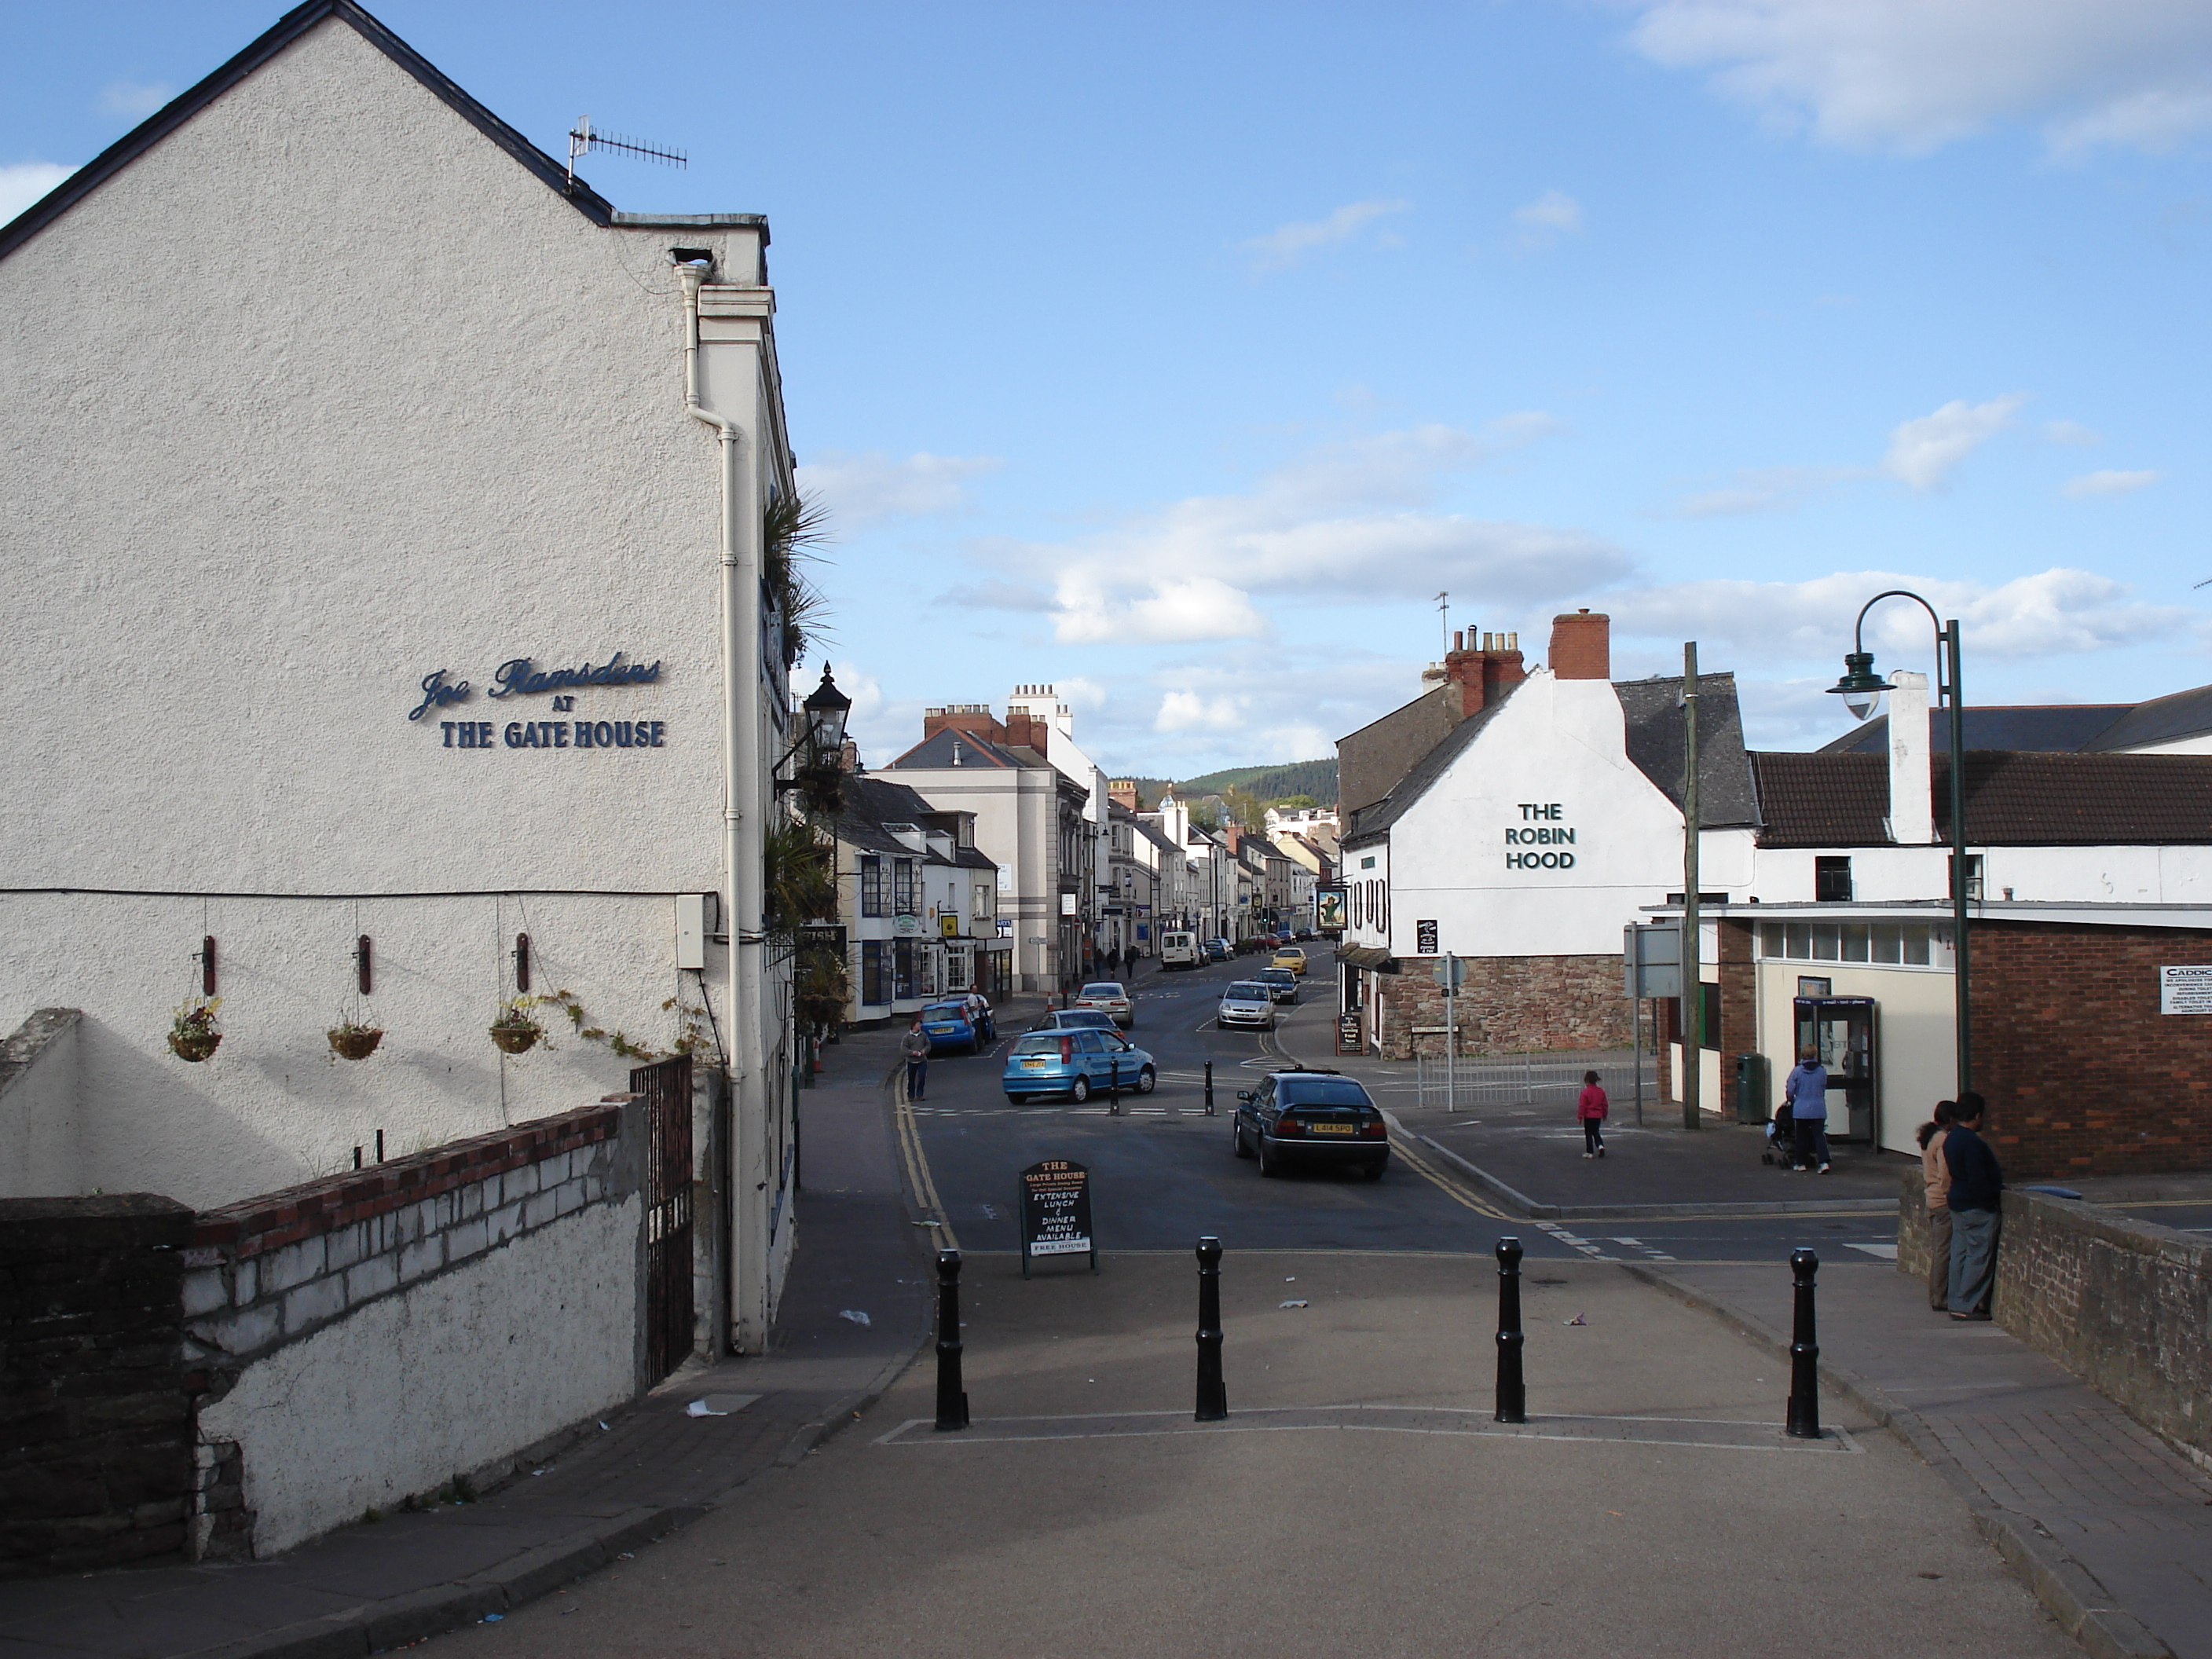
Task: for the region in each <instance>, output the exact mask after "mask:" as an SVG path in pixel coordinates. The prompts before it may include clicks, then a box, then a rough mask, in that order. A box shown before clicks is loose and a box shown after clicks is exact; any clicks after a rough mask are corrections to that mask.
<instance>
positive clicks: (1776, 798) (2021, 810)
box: [1751, 749, 2212, 847]
mask: <svg viewBox="0 0 2212 1659" xmlns="http://www.w3.org/2000/svg"><path fill="white" fill-rule="evenodd" d="M1751 763H1752V769H1753V775H1754V776H1755V777H1756V779H1757V781H1758V785H1759V811H1760V813H1761V815H1762V817H1764V819H1765V828H1764V829H1762V830H1761V832H1760V835H1759V844H1760V845H1761V846H1763V847H1880V846H1887V845H1888V844H1889V838H1888V836H1887V835H1886V834H1884V832H1883V829H1882V819H1883V817H1885V816H1887V813H1888V811H1889V764H1888V761H1887V757H1885V756H1881V755H1854V754H1844V755H1833V754H1826V753H1818V754H1810V755H1794V754H1759V755H1753V756H1752V757H1751ZM1930 771H1931V773H1932V775H1933V782H1934V790H1935V806H1936V835H1937V836H1938V838H1939V839H1943V840H1948V839H1949V837H1950V834H1951V813H1950V806H1951V764H1950V757H1949V756H1948V755H1942V754H1939V755H1937V756H1936V757H1935V762H1934V764H1933V765H1932V767H1931V768H1930ZM1966 839H1967V840H1968V842H1971V843H1972V844H1973V845H1975V846H1977V847H2159V846H2172V845H2202V844H2206V843H2212V755H2106V754H2089V755H2065V754H2048V753H2042V752H2039V751H2033V750H2001V749H2000V750H1968V751H1967V753H1966Z"/></svg>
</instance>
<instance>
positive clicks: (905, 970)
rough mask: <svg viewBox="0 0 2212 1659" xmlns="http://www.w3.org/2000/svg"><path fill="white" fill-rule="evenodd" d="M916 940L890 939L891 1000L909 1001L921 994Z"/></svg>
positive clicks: (919, 961) (919, 953)
mask: <svg viewBox="0 0 2212 1659" xmlns="http://www.w3.org/2000/svg"><path fill="white" fill-rule="evenodd" d="M917 945H918V941H916V940H914V939H893V940H892V941H891V1000H893V1001H894V1002H911V1001H912V1000H914V999H915V998H916V997H918V996H921V995H922V994H923V992H922V991H921V988H920V987H921V972H920V969H921V951H919V949H918V948H917Z"/></svg>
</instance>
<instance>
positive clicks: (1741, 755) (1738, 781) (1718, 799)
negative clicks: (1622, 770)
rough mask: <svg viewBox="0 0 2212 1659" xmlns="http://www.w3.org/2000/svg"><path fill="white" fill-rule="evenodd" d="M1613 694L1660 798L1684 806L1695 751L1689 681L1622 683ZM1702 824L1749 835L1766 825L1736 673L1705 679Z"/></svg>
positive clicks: (1632, 752)
mask: <svg viewBox="0 0 2212 1659" xmlns="http://www.w3.org/2000/svg"><path fill="white" fill-rule="evenodd" d="M1613 695H1614V696H1617V697H1619V698H1620V712H1621V714H1623V715H1624V716H1625V717H1626V721H1627V726H1628V758H1629V759H1630V760H1631V761H1632V762H1634V763H1635V765H1636V769H1637V770H1638V771H1639V772H1641V773H1643V774H1644V776H1645V777H1647V778H1649V779H1650V780H1651V782H1652V784H1653V786H1654V787H1656V788H1657V789H1658V791H1659V793H1661V794H1662V795H1664V796H1666V797H1667V799H1668V800H1670V801H1672V802H1674V805H1676V806H1677V807H1680V805H1682V782H1683V764H1682V763H1683V758H1684V756H1685V754H1686V750H1687V749H1688V741H1687V738H1686V722H1685V720H1684V710H1683V708H1682V707H1681V702H1682V677H1681V676H1680V674H1674V675H1661V676H1660V677H1658V678H1656V679H1649V680H1615V681H1614V682H1613ZM1698 821H1699V823H1701V824H1703V825H1704V826H1705V828H1706V829H1741V828H1742V827H1743V826H1745V825H1747V824H1756V823H1758V822H1759V792H1758V790H1757V789H1756V788H1754V787H1753V784H1752V778H1751V763H1750V759H1749V757H1747V755H1746V753H1745V751H1744V746H1743V715H1742V714H1741V711H1740V710H1739V709H1738V708H1737V706H1736V697H1735V675H1734V674H1700V675H1699V676H1698Z"/></svg>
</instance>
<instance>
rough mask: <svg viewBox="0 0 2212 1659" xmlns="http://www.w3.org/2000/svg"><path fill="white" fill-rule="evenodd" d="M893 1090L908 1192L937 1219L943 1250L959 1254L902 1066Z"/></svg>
mask: <svg viewBox="0 0 2212 1659" xmlns="http://www.w3.org/2000/svg"><path fill="white" fill-rule="evenodd" d="M891 1089H892V1091H893V1094H894V1096H895V1097H896V1099H897V1101H898V1109H897V1111H896V1113H895V1114H894V1115H893V1118H892V1121H893V1122H894V1123H895V1124H896V1126H897V1132H898V1147H899V1158H900V1161H901V1162H902V1163H903V1164H905V1165H906V1181H907V1188H908V1191H910V1192H911V1193H913V1194H914V1197H915V1203H917V1204H919V1205H920V1206H921V1207H922V1209H923V1211H924V1212H926V1217H933V1218H935V1219H936V1222H937V1225H936V1227H935V1228H934V1229H933V1231H934V1232H935V1233H936V1235H937V1243H938V1247H939V1249H946V1250H957V1249H959V1248H960V1235H959V1234H958V1233H957V1232H955V1231H953V1230H952V1221H951V1217H949V1216H947V1215H946V1214H945V1200H942V1199H940V1198H939V1197H938V1195H937V1179H936V1177H935V1176H933V1175H931V1174H930V1172H929V1159H928V1158H926V1157H924V1156H923V1154H922V1150H921V1129H920V1127H918V1126H916V1124H915V1121H914V1103H913V1102H912V1101H911V1100H908V1098H907V1094H906V1077H905V1068H904V1067H903V1066H902V1067H901V1068H900V1071H899V1074H898V1075H897V1077H896V1079H895V1080H894V1081H893V1083H892V1085H891Z"/></svg>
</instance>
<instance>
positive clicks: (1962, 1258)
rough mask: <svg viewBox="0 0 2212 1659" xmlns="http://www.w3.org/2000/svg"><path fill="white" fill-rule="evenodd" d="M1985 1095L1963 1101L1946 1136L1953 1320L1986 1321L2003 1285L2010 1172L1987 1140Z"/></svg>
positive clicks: (1972, 1095) (1967, 1095) (1968, 1093)
mask: <svg viewBox="0 0 2212 1659" xmlns="http://www.w3.org/2000/svg"><path fill="white" fill-rule="evenodd" d="M1984 1110H1985V1106H1984V1102H1983V1100H1982V1097H1980V1096H1979V1095H1978V1094H1976V1093H1974V1092H1973V1091H1972V1090H1971V1089H1970V1090H1968V1091H1966V1093H1965V1094H1962V1095H1960V1097H1959V1109H1958V1113H1957V1121H1956V1122H1954V1124H1953V1125H1952V1126H1951V1130H1950V1133H1948V1134H1946V1135H1945V1136H1944V1137H1943V1162H1944V1164H1945V1165H1946V1166H1947V1167H1948V1169H1949V1170H1950V1173H1951V1185H1950V1188H1949V1190H1948V1192H1946V1193H1945V1194H1944V1197H1945V1199H1946V1200H1948V1203H1949V1205H1950V1209H1951V1288H1950V1303H1951V1317H1952V1318H1954V1319H1972V1320H1986V1319H1988V1318H1989V1317H1990V1298H1991V1297H1992V1296H1993V1294H1994V1293H1995V1291H1996V1282H1997V1273H1996V1268H1997V1234H1998V1232H1999V1231H2002V1226H2003V1221H2004V1216H2003V1208H2002V1206H2003V1204H2004V1170H2003V1169H2002V1166H2000V1165H1999V1164H1998V1163H1997V1155H1996V1153H1995V1152H1991V1151H1990V1146H1989V1142H1987V1141H1985V1140H1984V1139H1982V1137H1981V1133H1980V1131H1981V1127H1982V1115H1983V1113H1984Z"/></svg>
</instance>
